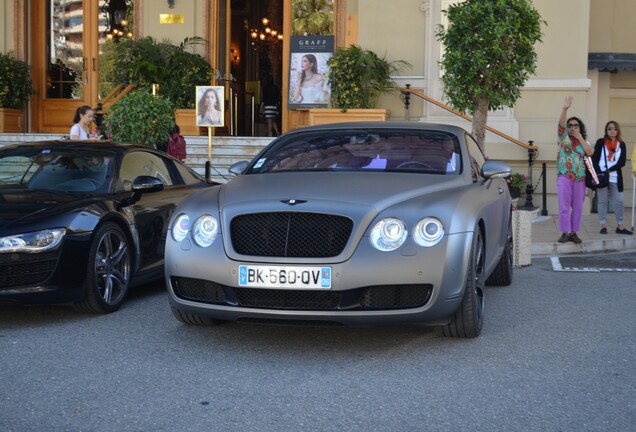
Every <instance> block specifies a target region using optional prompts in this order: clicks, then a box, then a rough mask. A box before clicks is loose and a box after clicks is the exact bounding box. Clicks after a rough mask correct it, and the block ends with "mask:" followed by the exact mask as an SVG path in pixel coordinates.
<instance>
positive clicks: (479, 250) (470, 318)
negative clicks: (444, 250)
mask: <svg viewBox="0 0 636 432" xmlns="http://www.w3.org/2000/svg"><path fill="white" fill-rule="evenodd" d="M485 280H486V277H485V268H484V246H483V239H482V235H481V231H480V230H479V228H477V229H476V230H475V233H474V235H473V243H472V248H471V252H470V261H469V263H468V272H467V274H466V283H465V287H464V297H463V299H462V302H461V304H460V305H459V308H458V309H457V311H456V312H455V314H454V315H453V317H452V319H451V321H450V323H448V324H446V325H444V326H440V327H436V330H437V332H438V334H440V335H443V336H446V337H455V338H474V337H477V336H479V333H481V328H482V325H483V322H484V289H485V286H486V284H485Z"/></svg>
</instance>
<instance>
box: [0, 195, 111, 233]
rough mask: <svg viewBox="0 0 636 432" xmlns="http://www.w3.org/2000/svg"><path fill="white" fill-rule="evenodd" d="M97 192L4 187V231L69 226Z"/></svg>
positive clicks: (0, 208)
mask: <svg viewBox="0 0 636 432" xmlns="http://www.w3.org/2000/svg"><path fill="white" fill-rule="evenodd" d="M96 201H99V200H98V199H97V198H96V197H95V196H91V197H87V196H86V195H82V194H71V193H63V192H56V191H23V190H20V191H5V190H0V234H6V233H16V232H22V231H23V230H22V228H23V227H24V228H25V229H26V230H30V229H44V228H53V227H66V226H69V224H70V223H71V221H72V220H73V219H74V218H75V217H77V215H78V214H79V213H81V212H82V211H83V210H84V209H86V208H87V207H88V206H90V204H91V203H94V202H96Z"/></svg>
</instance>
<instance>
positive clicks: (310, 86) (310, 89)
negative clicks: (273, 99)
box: [287, 36, 334, 109]
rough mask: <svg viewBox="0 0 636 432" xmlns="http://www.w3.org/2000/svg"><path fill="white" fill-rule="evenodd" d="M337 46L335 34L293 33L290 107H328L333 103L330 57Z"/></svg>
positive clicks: (288, 103)
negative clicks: (335, 45) (298, 34)
mask: <svg viewBox="0 0 636 432" xmlns="http://www.w3.org/2000/svg"><path fill="white" fill-rule="evenodd" d="M333 50H334V37H333V36H292V37H291V54H290V59H289V99H288V102H287V106H288V107H289V109H299V108H317V107H323V108H324V107H327V106H329V105H330V104H331V86H330V84H329V67H328V66H327V61H328V60H329V59H330V58H331V56H332V55H333V52H334V51H333Z"/></svg>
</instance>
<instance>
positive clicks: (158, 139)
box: [106, 90, 175, 150]
mask: <svg viewBox="0 0 636 432" xmlns="http://www.w3.org/2000/svg"><path fill="white" fill-rule="evenodd" d="M174 126H175V117H174V106H173V105H172V102H170V101H169V100H168V99H167V98H165V97H163V96H153V95H152V94H151V93H150V92H149V91H147V90H134V91H131V92H130V93H128V94H127V95H126V96H124V97H123V98H122V99H121V100H120V101H118V102H117V103H116V104H114V105H113V106H112V107H111V109H110V111H109V112H108V115H107V120H106V135H107V137H108V138H109V139H112V140H113V141H119V142H128V143H131V144H143V145H148V146H150V147H154V148H157V149H160V150H165V148H166V143H167V142H168V138H169V137H170V132H171V131H172V130H173V129H174Z"/></svg>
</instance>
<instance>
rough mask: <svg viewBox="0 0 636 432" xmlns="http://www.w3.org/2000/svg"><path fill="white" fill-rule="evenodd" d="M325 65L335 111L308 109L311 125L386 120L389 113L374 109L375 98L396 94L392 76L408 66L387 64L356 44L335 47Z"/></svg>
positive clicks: (396, 86) (405, 64)
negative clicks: (327, 67) (344, 114)
mask: <svg viewBox="0 0 636 432" xmlns="http://www.w3.org/2000/svg"><path fill="white" fill-rule="evenodd" d="M327 65H328V66H329V73H328V77H327V78H328V80H329V84H330V87H331V99H332V103H333V106H334V109H321V108H316V109H310V110H309V123H310V124H320V123H332V122H334V121H350V120H387V119H388V117H389V114H390V113H389V111H388V110H386V109H376V108H375V107H376V104H377V102H378V98H379V97H380V95H381V94H385V93H397V92H399V90H400V88H399V86H398V85H397V84H396V83H395V81H393V80H392V79H391V75H393V74H397V73H400V72H402V71H404V70H405V69H406V68H410V67H411V64H410V63H408V62H407V61H405V60H394V61H389V60H387V58H386V57H384V56H382V57H380V56H378V55H377V54H376V53H375V52H373V51H371V50H368V49H364V48H362V47H360V46H358V45H349V46H348V47H346V48H338V49H337V50H336V52H335V53H334V55H333V56H332V57H331V58H330V59H329V61H328V62H327ZM343 113H346V116H343V115H342V114H343Z"/></svg>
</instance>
